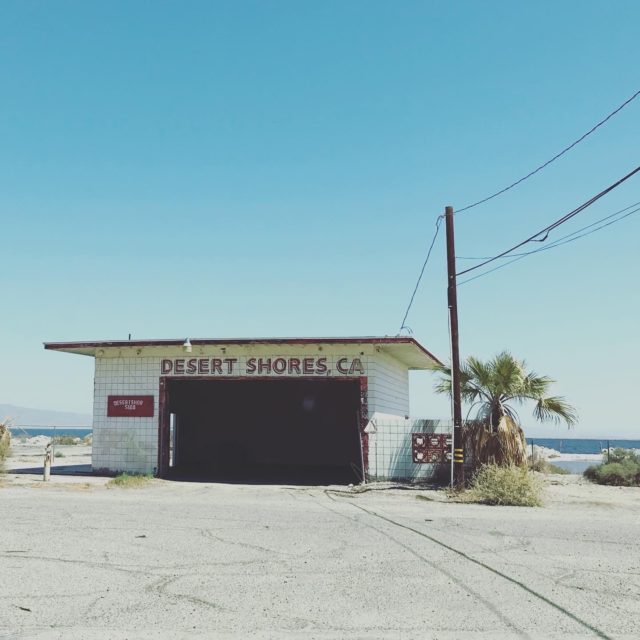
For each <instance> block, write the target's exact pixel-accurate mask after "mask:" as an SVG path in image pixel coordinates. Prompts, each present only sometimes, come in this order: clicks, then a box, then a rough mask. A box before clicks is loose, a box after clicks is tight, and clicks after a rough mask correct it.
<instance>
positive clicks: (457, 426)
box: [444, 207, 464, 489]
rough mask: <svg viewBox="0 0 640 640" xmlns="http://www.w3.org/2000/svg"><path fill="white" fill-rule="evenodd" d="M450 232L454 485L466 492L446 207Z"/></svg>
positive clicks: (452, 276) (452, 280) (452, 277)
mask: <svg viewBox="0 0 640 640" xmlns="http://www.w3.org/2000/svg"><path fill="white" fill-rule="evenodd" d="M444 218H445V224H446V230H447V275H448V288H447V299H448V302H449V321H450V326H451V394H452V396H453V484H454V486H455V487H456V489H463V488H464V446H463V443H462V403H461V398H460V346H459V344H458V293H457V290H456V249H455V239H454V233H453V207H445V211H444Z"/></svg>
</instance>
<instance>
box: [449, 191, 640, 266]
mask: <svg viewBox="0 0 640 640" xmlns="http://www.w3.org/2000/svg"><path fill="white" fill-rule="evenodd" d="M638 205H640V200H639V201H638V202H634V203H633V204H630V205H629V206H628V207H625V208H624V209H619V210H618V211H615V212H614V213H610V214H609V215H608V216H605V217H604V218H600V219H599V220H596V221H595V222H592V223H591V224H588V225H586V226H585V227H581V228H580V229H576V230H575V231H572V232H571V233H568V234H567V235H566V236H562V237H561V238H558V239H557V240H554V241H553V242H552V243H550V244H548V245H545V246H544V247H540V249H535V250H533V251H526V252H524V253H511V254H509V255H508V256H502V257H503V258H507V257H509V258H510V257H516V256H518V257H519V256H528V255H531V254H532V253H538V251H546V250H547V249H553V247H555V246H556V245H557V244H566V243H563V242H561V241H562V240H564V239H565V238H570V237H571V236H575V235H576V234H578V233H581V232H582V231H585V230H586V229H590V228H591V227H595V226H596V225H598V224H600V223H601V222H604V221H605V220H609V219H610V218H614V217H615V216H617V215H618V214H620V213H624V212H625V211H628V210H629V209H633V207H637V206H638ZM636 211H637V209H636ZM631 213H635V211H632V212H631ZM626 217H627V216H622V217H621V218H620V219H621V220H622V218H626ZM614 222H617V220H614ZM604 226H608V225H604ZM596 231H597V229H596ZM583 235H589V234H583ZM580 237H582V236H580ZM490 258H491V256H456V260H489V259H490Z"/></svg>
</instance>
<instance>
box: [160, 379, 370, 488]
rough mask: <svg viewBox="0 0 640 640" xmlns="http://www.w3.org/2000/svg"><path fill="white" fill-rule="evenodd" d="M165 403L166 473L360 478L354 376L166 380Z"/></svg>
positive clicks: (265, 479)
mask: <svg viewBox="0 0 640 640" xmlns="http://www.w3.org/2000/svg"><path fill="white" fill-rule="evenodd" d="M163 404H164V407H163V412H162V415H163V423H164V424H163V428H161V447H160V450H161V456H162V455H164V456H165V458H166V460H165V464H164V465H162V464H161V472H162V475H164V476H166V477H174V478H182V479H191V480H213V481H221V482H246V483H286V484H348V483H358V482H360V481H361V480H362V478H363V470H362V446H361V440H360V417H361V416H360V411H361V407H360V381H359V380H358V379H337V380H336V379H322V380H318V379H292V378H287V379H282V378H276V379H272V378H268V379H265V378H262V379H259V380H246V379H242V380H238V379H219V378H218V379H210V378H208V379H195V380H194V379H184V378H180V379H175V378H171V379H168V378H165V379H164V402H163ZM163 467H164V469H163Z"/></svg>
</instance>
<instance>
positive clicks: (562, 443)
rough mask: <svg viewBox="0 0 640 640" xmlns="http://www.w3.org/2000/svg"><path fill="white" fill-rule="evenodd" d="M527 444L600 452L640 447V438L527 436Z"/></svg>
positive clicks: (568, 451)
mask: <svg viewBox="0 0 640 640" xmlns="http://www.w3.org/2000/svg"><path fill="white" fill-rule="evenodd" d="M527 444H528V445H529V446H531V445H532V444H537V445H538V446H540V447H547V448H548V449H555V450H556V451H559V452H560V453H602V450H603V449H606V448H607V447H613V448H614V449H616V448H621V449H640V440H607V439H606V438H604V439H602V440H598V439H595V438H527Z"/></svg>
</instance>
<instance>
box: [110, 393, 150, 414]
mask: <svg viewBox="0 0 640 640" xmlns="http://www.w3.org/2000/svg"><path fill="white" fill-rule="evenodd" d="M107 416H109V417H112V418H153V396H108V398H107Z"/></svg>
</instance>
